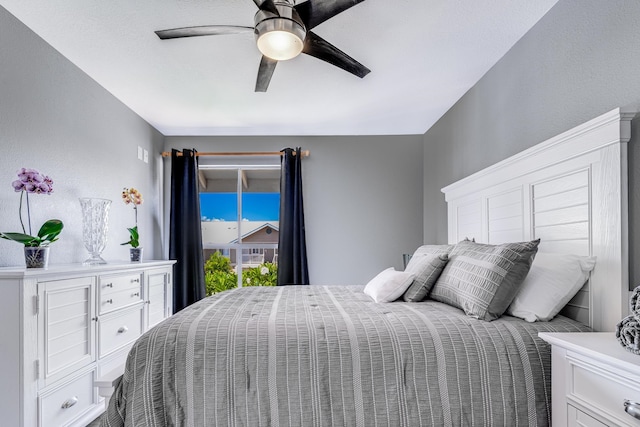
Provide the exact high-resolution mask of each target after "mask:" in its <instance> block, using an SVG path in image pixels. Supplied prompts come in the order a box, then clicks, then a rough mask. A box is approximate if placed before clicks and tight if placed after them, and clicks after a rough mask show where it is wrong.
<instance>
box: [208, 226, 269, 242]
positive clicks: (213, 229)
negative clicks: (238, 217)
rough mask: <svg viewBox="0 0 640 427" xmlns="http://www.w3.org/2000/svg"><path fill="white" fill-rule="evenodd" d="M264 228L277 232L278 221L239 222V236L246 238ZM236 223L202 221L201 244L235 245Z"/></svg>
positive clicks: (236, 240)
mask: <svg viewBox="0 0 640 427" xmlns="http://www.w3.org/2000/svg"><path fill="white" fill-rule="evenodd" d="M266 227H270V228H272V229H273V230H276V231H278V230H279V228H278V227H279V223H278V221H242V222H240V235H241V236H242V238H246V237H248V236H250V235H251V234H254V233H256V232H258V231H260V230H262V229H264V228H266ZM237 242H238V222H236V221H204V222H202V243H204V244H212V243H213V244H215V243H223V244H229V243H237Z"/></svg>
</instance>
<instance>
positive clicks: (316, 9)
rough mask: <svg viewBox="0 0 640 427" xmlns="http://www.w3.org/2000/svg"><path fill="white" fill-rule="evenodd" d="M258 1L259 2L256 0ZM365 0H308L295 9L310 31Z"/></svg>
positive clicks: (297, 5)
mask: <svg viewBox="0 0 640 427" xmlns="http://www.w3.org/2000/svg"><path fill="white" fill-rule="evenodd" d="M254 1H257V0H254ZM363 1H364V0H307V1H305V2H304V3H298V4H296V5H295V6H294V7H293V8H294V9H295V10H296V12H298V15H300V18H301V19H302V22H304V25H305V26H306V27H307V30H310V29H312V28H314V27H317V26H318V25H320V24H322V23H323V22H324V21H326V20H327V19H330V18H333V17H334V16H336V15H337V14H339V13H341V12H344V11H345V10H347V9H349V8H351V7H353V6H355V5H357V4H358V3H362V2H363Z"/></svg>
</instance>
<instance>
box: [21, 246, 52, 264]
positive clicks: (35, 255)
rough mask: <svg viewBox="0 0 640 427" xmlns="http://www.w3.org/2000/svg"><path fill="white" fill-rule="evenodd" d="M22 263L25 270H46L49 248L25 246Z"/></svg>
mask: <svg viewBox="0 0 640 427" xmlns="http://www.w3.org/2000/svg"><path fill="white" fill-rule="evenodd" d="M24 263H25V264H26V266H27V268H47V267H48V266H49V246H25V247H24Z"/></svg>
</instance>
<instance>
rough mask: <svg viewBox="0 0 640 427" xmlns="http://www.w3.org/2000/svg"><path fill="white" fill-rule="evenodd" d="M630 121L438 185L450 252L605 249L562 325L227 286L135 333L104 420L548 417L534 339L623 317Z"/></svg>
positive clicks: (411, 422) (325, 422)
mask: <svg viewBox="0 0 640 427" xmlns="http://www.w3.org/2000/svg"><path fill="white" fill-rule="evenodd" d="M631 117H632V115H630V114H627V113H625V112H622V111H620V110H614V111H612V112H610V113H607V114H605V115H603V116H600V117H598V118H596V119H594V120H591V121H590V122H587V123H585V124H583V125H580V126H578V127H576V128H574V129H571V130H570V131H568V132H565V133H563V134H561V135H559V136H557V137H554V138H552V139H550V140H548V141H545V142H543V143H541V144H538V145H537V146H535V147H532V148H531V149H529V150H526V151H525V152H523V153H520V154H518V155H516V156H514V157H512V158H509V159H507V160H505V161H503V162H500V163H499V164H497V165H494V166H492V167H490V168H487V169H486V170H483V171H480V172H478V173H476V174H474V175H472V176H470V177H468V178H465V179H464V180H461V181H459V182H457V183H454V184H452V185H451V186H449V187H446V188H445V189H443V191H444V192H445V196H446V199H447V205H448V224H449V230H448V234H449V243H451V246H452V247H456V246H458V245H459V246H458V247H463V246H465V245H471V243H463V242H461V240H463V239H464V238H465V237H467V238H468V239H471V240H476V241H477V242H478V244H480V243H479V242H484V244H485V245H486V246H487V247H488V246H491V247H494V246H500V245H503V244H505V242H516V241H517V242H520V241H529V240H533V239H541V240H540V242H539V244H538V243H536V249H537V250H538V251H540V252H541V253H542V252H549V253H561V254H567V255H576V256H591V257H596V258H597V265H596V267H595V268H594V269H593V271H592V272H591V274H590V276H588V277H589V280H587V282H586V284H585V285H584V287H582V289H580V291H579V292H578V293H577V294H576V296H575V297H574V298H573V299H572V300H571V302H569V303H568V304H567V305H566V307H565V308H564V310H563V312H562V314H560V315H557V316H555V317H554V318H553V319H552V320H550V321H544V322H527V321H525V320H522V319H520V318H517V317H513V316H509V315H506V314H504V315H501V316H497V318H496V319H492V321H487V320H482V319H478V318H474V317H472V316H470V315H468V313H465V311H463V310H461V309H460V308H458V307H454V306H452V305H451V304H447V303H443V302H438V301H434V300H433V299H432V298H430V297H428V298H427V299H426V300H424V301H421V302H405V301H403V300H400V301H396V302H391V303H376V302H374V300H373V299H372V298H371V297H370V296H369V294H366V293H365V292H364V291H365V290H367V289H366V288H364V289H363V287H361V286H360V287H358V286H304V287H302V286H287V287H278V288H242V289H237V290H233V291H227V292H224V293H221V294H218V295H215V296H213V297H209V298H207V299H205V300H202V301H200V302H198V303H196V304H194V305H192V306H190V307H188V308H187V309H185V310H183V311H181V312H180V313H178V314H176V315H174V316H172V317H171V318H169V319H167V320H166V321H164V322H163V323H161V324H159V325H158V326H156V327H154V328H153V329H152V330H150V331H149V332H147V333H146V334H145V335H143V336H142V337H141V338H140V339H139V340H138V341H137V342H136V344H135V345H134V347H133V348H132V350H131V352H130V353H129V356H128V358H127V363H126V367H125V373H124V375H123V377H122V379H121V380H120V381H119V382H118V384H117V386H116V390H115V393H114V395H113V396H112V398H111V400H110V402H109V404H108V407H107V412H106V414H105V416H104V417H103V419H102V425H104V426H122V425H127V426H133V425H148V426H167V425H185V426H203V425H224V426H259V425H264V426H280V425H283V426H307V425H308V426H374V425H384V426H441V425H478V426H484V425H514V426H515V425H531V426H534V425H541V426H544V425H549V424H550V420H551V414H550V402H551V398H550V393H551V388H550V384H551V367H550V364H551V362H550V358H551V356H550V349H549V346H548V344H546V343H545V342H543V341H542V340H541V339H539V338H538V333H539V332H543V331H544V332H577V331H588V330H591V329H595V330H613V328H614V327H615V324H616V323H617V321H618V320H620V319H621V318H622V317H624V315H625V309H626V308H625V305H626V301H628V300H627V298H628V279H627V275H626V274H627V273H626V269H627V259H626V258H627V254H626V243H625V241H624V238H623V237H624V236H626V234H625V233H626V224H627V217H626V143H627V142H628V140H629V128H630V119H631ZM536 242H537V240H536ZM538 246H539V247H538ZM451 253H454V252H451ZM452 259H453V258H452ZM449 262H450V263H451V262H452V261H449ZM444 268H445V270H444V271H446V268H447V267H444ZM444 271H443V273H442V275H445V273H444ZM442 275H441V277H442ZM441 277H440V278H437V280H436V279H434V280H436V281H435V287H434V288H433V290H432V291H431V294H437V292H436V290H437V289H438V288H437V287H438V286H439V284H438V283H439V282H438V281H439V280H441ZM409 283H410V282H409ZM367 287H369V285H367ZM431 294H430V295H431ZM465 310H466V308H465ZM476 317H478V316H476ZM480 317H482V316H480Z"/></svg>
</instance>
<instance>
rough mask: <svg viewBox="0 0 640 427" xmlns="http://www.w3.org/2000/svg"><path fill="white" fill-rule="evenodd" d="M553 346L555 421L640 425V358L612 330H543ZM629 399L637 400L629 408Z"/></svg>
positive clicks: (560, 423)
mask: <svg viewBox="0 0 640 427" xmlns="http://www.w3.org/2000/svg"><path fill="white" fill-rule="evenodd" d="M539 335H540V338H542V339H543V340H545V341H547V342H548V343H550V344H551V345H552V359H551V371H552V374H551V377H552V380H551V381H552V391H551V401H552V425H553V426H554V427H561V426H640V419H636V418H634V417H633V416H632V415H630V414H629V413H628V412H631V413H633V412H634V409H635V413H636V414H637V416H638V417H640V356H638V355H635V354H633V353H631V352H629V351H627V350H626V349H624V348H623V347H622V346H621V345H620V343H618V341H617V340H616V337H615V335H614V334H613V333H612V332H593V333H587V332H581V333H540V334H539ZM625 401H630V402H638V405H637V406H633V405H632V406H631V407H630V408H627V411H625Z"/></svg>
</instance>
